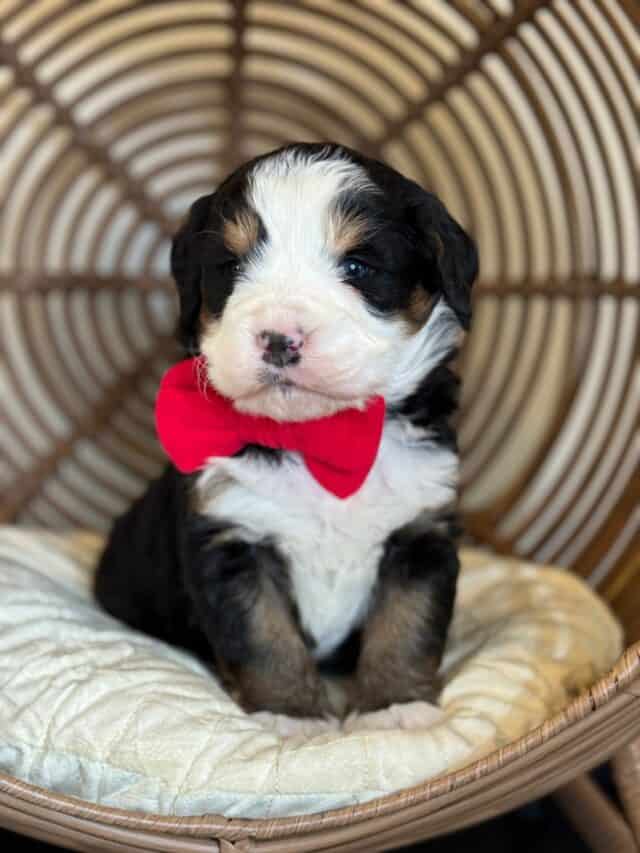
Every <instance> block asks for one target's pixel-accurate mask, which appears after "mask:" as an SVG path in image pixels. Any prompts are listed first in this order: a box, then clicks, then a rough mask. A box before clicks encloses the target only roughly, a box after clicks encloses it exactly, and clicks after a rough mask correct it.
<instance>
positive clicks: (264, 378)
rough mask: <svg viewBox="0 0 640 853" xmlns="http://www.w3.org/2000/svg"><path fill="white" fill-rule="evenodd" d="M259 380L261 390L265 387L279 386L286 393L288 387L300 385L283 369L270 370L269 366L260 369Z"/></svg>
mask: <svg viewBox="0 0 640 853" xmlns="http://www.w3.org/2000/svg"><path fill="white" fill-rule="evenodd" d="M258 382H259V383H260V386H261V387H260V390H263V389H264V388H279V389H281V390H282V391H283V393H286V389H287V388H295V387H298V386H297V385H296V383H295V382H294V381H293V379H291V377H290V376H287V375H286V374H285V373H284V372H283V371H280V370H268V369H267V368H265V369H264V370H260V371H259V373H258ZM258 393H259V392H258Z"/></svg>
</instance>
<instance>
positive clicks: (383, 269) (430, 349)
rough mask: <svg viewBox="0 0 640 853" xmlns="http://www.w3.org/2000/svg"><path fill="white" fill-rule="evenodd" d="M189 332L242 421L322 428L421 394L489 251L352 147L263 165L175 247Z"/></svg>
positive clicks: (205, 209)
mask: <svg viewBox="0 0 640 853" xmlns="http://www.w3.org/2000/svg"><path fill="white" fill-rule="evenodd" d="M171 266H172V272H173V275H174V277H175V279H176V282H177V285H178V292H179V296H180V321H179V331H180V336H181V339H182V343H183V344H184V345H185V347H186V348H187V349H188V351H189V352H191V353H192V354H196V353H199V354H201V355H202V356H204V359H205V361H206V368H207V373H208V377H209V380H210V381H211V383H212V384H213V385H214V387H215V388H216V389H217V390H218V391H219V392H220V393H221V394H223V395H225V396H226V397H228V398H230V399H231V400H233V402H234V405H235V407H236V408H237V409H239V410H241V411H245V412H250V413H253V414H260V415H267V416H269V417H271V418H275V419H277V420H282V421H286V420H291V421H294V420H305V419H309V418H317V417H322V416H324V415H328V414H331V413H333V412H335V411H338V410H339V409H342V408H347V407H353V406H357V407H361V406H363V405H364V403H365V402H366V400H367V399H368V398H369V397H371V396H372V395H374V394H380V395H382V396H384V397H385V398H386V399H387V401H388V402H389V403H394V402H399V401H400V400H402V399H404V398H405V397H407V396H408V395H409V394H411V393H412V392H413V391H414V390H415V388H416V387H417V385H418V384H419V382H420V381H421V380H422V379H423V378H424V377H425V376H426V374H427V373H429V371H430V370H432V369H433V368H434V367H435V366H436V365H437V364H439V363H440V362H441V361H442V360H443V359H444V358H446V357H447V356H448V355H449V354H450V352H451V350H452V349H455V347H456V345H457V342H458V339H459V337H460V332H461V331H462V330H464V329H466V328H467V327H468V325H469V320H470V316H471V305H470V291H471V284H472V282H473V280H474V278H475V275H476V272H477V257H476V251H475V248H474V246H473V243H472V242H471V240H470V239H469V237H468V236H467V235H466V234H465V232H464V231H463V230H462V229H461V228H460V226H459V225H457V223H456V222H454V220H453V219H452V218H451V217H450V216H449V215H448V213H447V211H446V210H445V208H444V207H443V205H442V204H441V202H440V201H439V200H438V199H437V198H436V197H435V196H434V195H432V194H430V193H427V192H425V191H424V190H423V189H421V188H420V187H419V186H418V185H417V184H415V183H413V182H412V181H409V180H408V179H406V178H404V177H403V176H402V175H400V174H398V173H397V172H396V171H394V170H393V169H391V168H390V167H388V166H385V165H384V164H382V163H379V162H377V161H374V160H369V159H367V158H365V157H363V156H361V155H359V154H357V153H356V152H354V151H351V150H349V149H347V148H344V147H342V146H339V145H333V144H327V145H319V144H296V145H290V146H287V147H286V148H282V149H280V150H278V151H275V152H273V153H271V154H268V155H266V156H264V157H260V158H258V159H257V160H253V161H252V162H250V163H248V164H247V165H245V166H243V167H242V168H241V169H239V170H238V171H236V172H234V173H233V174H232V175H231V176H230V177H229V178H227V180H225V181H224V183H223V184H222V185H221V186H220V187H219V188H218V190H217V191H216V192H215V193H213V194H212V195H208V196H204V197H203V198H201V199H199V200H198V201H196V202H195V204H194V205H193V206H192V208H191V211H190V214H189V217H188V220H187V222H186V224H185V225H184V226H183V227H182V228H181V229H180V231H179V232H178V234H177V235H176V237H175V240H174V243H173V248H172V254H171Z"/></svg>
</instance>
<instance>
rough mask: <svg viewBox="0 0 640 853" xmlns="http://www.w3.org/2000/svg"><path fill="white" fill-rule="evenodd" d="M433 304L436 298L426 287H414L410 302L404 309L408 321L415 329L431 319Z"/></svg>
mask: <svg viewBox="0 0 640 853" xmlns="http://www.w3.org/2000/svg"><path fill="white" fill-rule="evenodd" d="M433 306H434V299H433V298H432V297H431V296H430V295H429V294H428V293H427V292H426V291H425V290H424V288H422V287H420V285H417V286H416V287H415V288H414V290H413V293H412V294H411V299H410V300H409V304H408V305H407V307H406V309H405V311H404V315H405V317H406V319H407V322H408V323H409V325H410V326H411V328H412V329H413V330H415V331H418V329H420V328H422V326H424V324H425V323H426V322H427V320H428V319H429V315H430V314H431V311H432V310H433Z"/></svg>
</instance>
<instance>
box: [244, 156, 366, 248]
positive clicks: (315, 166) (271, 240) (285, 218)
mask: <svg viewBox="0 0 640 853" xmlns="http://www.w3.org/2000/svg"><path fill="white" fill-rule="evenodd" d="M345 190H349V191H350V192H355V193H358V192H362V191H369V192H376V191H378V188H377V187H376V186H375V184H373V183H372V182H371V180H370V179H369V177H368V175H367V173H366V171H365V170H364V169H363V168H362V167H361V166H358V165H357V164H355V163H352V162H351V161H350V160H348V159H346V158H344V157H340V156H339V155H334V156H333V157H331V158H329V159H327V158H323V157H322V153H320V154H307V153H305V152H301V151H296V150H289V151H284V152H282V153H280V154H276V155H274V156H273V157H269V158H268V159H266V160H263V161H261V162H260V163H258V165H257V166H256V167H255V168H254V170H253V172H252V174H251V176H250V178H249V187H248V201H249V203H250V204H251V206H252V207H253V208H254V209H255V210H256V211H257V213H258V214H259V216H260V218H261V220H262V223H263V225H264V227H265V229H266V232H267V242H268V244H269V245H271V246H273V247H274V248H279V249H282V248H285V247H286V246H291V247H294V246H295V247H296V248H298V249H300V250H301V251H304V252H305V254H307V255H308V254H312V253H316V254H319V255H321V254H323V252H324V250H325V242H326V237H327V222H328V213H329V211H330V210H331V207H332V205H333V203H334V202H335V200H336V198H337V197H338V196H339V195H340V193H341V192H343V191H345Z"/></svg>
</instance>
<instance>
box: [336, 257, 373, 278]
mask: <svg viewBox="0 0 640 853" xmlns="http://www.w3.org/2000/svg"><path fill="white" fill-rule="evenodd" d="M340 272H341V273H342V275H343V276H344V277H345V278H346V279H348V280H349V281H361V280H362V279H363V278H368V276H370V275H371V273H372V272H373V269H372V267H370V266H369V265H368V264H365V263H364V261H359V260H357V259H356V258H345V259H344V261H342V263H341V264H340Z"/></svg>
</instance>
